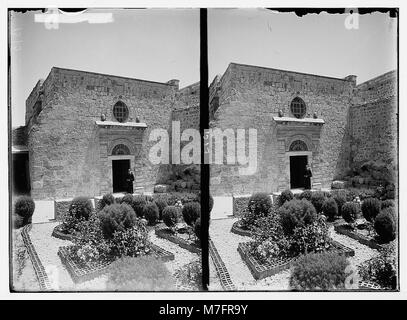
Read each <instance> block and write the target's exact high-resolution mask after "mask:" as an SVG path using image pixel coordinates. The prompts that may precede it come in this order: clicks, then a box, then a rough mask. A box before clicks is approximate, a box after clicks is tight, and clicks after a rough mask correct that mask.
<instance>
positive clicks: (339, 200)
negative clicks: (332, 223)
mask: <svg viewBox="0 0 407 320" xmlns="http://www.w3.org/2000/svg"><path fill="white" fill-rule="evenodd" d="M332 198H333V199H334V200H335V202H336V205H337V207H338V215H339V216H341V215H342V211H341V210H342V206H343V205H344V204H345V203H346V191H344V190H338V191H334V192H332Z"/></svg>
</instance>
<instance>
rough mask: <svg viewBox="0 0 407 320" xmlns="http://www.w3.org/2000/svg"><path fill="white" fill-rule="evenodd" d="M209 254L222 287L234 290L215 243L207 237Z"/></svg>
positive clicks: (226, 289)
mask: <svg viewBox="0 0 407 320" xmlns="http://www.w3.org/2000/svg"><path fill="white" fill-rule="evenodd" d="M208 245H209V246H208V247H209V255H210V256H211V258H212V261H213V264H214V265H215V269H216V273H217V274H218V277H219V280H220V283H221V285H222V288H223V289H224V290H225V291H236V286H235V285H234V284H233V282H232V279H231V278H230V274H229V271H228V270H227V268H226V266H225V263H224V262H223V261H222V258H221V257H220V255H219V253H218V250H217V249H216V247H215V244H214V243H213V242H212V240H211V239H208Z"/></svg>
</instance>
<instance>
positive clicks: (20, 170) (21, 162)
mask: <svg viewBox="0 0 407 320" xmlns="http://www.w3.org/2000/svg"><path fill="white" fill-rule="evenodd" d="M12 167H13V169H12V181H13V193H14V194H15V195H23V194H24V195H29V194H30V174H29V165H28V153H15V154H13V164H12Z"/></svg>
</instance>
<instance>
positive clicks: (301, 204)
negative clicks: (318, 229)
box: [277, 199, 317, 235]
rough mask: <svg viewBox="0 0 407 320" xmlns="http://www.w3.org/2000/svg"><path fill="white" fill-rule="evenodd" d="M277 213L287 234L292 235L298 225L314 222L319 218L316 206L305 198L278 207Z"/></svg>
mask: <svg viewBox="0 0 407 320" xmlns="http://www.w3.org/2000/svg"><path fill="white" fill-rule="evenodd" d="M277 213H278V214H279V216H280V221H281V226H282V228H283V231H284V234H286V235H291V234H292V233H293V232H294V229H295V228H297V227H301V226H305V225H308V224H311V223H313V222H314V221H315V220H316V218H317V213H316V211H315V208H314V206H313V205H312V203H311V202H309V201H307V200H305V199H303V200H297V199H294V200H291V201H288V202H286V203H284V204H283V205H282V206H281V207H280V208H279V209H278V211H277Z"/></svg>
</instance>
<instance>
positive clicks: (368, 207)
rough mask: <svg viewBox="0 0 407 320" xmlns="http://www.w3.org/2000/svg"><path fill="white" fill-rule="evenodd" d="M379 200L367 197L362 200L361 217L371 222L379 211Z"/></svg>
mask: <svg viewBox="0 0 407 320" xmlns="http://www.w3.org/2000/svg"><path fill="white" fill-rule="evenodd" d="M380 207H381V204H380V200H379V199H376V198H367V199H365V200H364V201H363V202H362V214H363V217H364V218H365V219H366V220H367V221H369V222H373V221H374V220H375V218H376V216H377V215H378V214H379V213H380Z"/></svg>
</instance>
